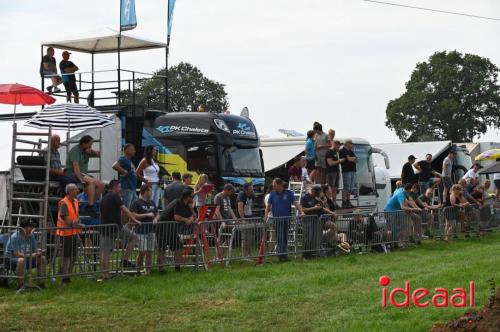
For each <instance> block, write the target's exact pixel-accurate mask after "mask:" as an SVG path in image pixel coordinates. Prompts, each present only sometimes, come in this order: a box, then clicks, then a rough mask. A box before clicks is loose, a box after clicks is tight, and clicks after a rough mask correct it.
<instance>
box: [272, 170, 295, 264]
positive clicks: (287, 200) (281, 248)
mask: <svg viewBox="0 0 500 332" xmlns="http://www.w3.org/2000/svg"><path fill="white" fill-rule="evenodd" d="M292 206H295V208H296V209H297V211H299V213H300V214H301V215H304V212H303V211H302V208H301V206H300V204H299V202H297V201H296V200H295V195H294V194H293V192H292V191H290V190H288V189H285V185H284V182H283V180H281V179H280V178H275V179H274V180H273V191H272V192H271V193H270V195H269V200H268V202H267V205H266V211H265V213H264V220H265V222H266V223H272V224H274V227H275V231H276V240H277V243H278V254H279V260H280V261H281V262H287V261H288V254H287V251H288V232H289V230H290V219H291V216H292ZM270 213H272V217H271V220H270V218H269V217H270Z"/></svg>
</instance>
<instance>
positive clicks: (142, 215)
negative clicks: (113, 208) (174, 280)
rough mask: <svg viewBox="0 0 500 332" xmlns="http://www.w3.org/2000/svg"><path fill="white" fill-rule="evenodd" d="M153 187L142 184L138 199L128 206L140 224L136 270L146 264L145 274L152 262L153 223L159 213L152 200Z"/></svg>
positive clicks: (154, 243)
mask: <svg viewBox="0 0 500 332" xmlns="http://www.w3.org/2000/svg"><path fill="white" fill-rule="evenodd" d="M152 198H153V188H152V187H151V186H150V185H149V184H143V185H142V186H141V191H140V195H139V199H137V200H135V201H134V202H133V203H132V206H131V207H130V211H132V213H133V214H134V216H135V218H136V219H138V220H140V221H141V225H140V226H139V227H138V228H137V238H138V247H139V256H137V272H138V273H139V272H140V269H142V267H143V263H145V265H146V275H149V274H150V273H151V267H152V264H153V260H152V259H153V252H154V251H155V248H156V234H155V230H154V227H153V224H156V223H158V220H159V219H160V214H159V213H158V210H157V208H156V205H155V202H153V201H152Z"/></svg>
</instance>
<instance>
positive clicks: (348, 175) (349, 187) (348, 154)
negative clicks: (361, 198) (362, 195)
mask: <svg viewBox="0 0 500 332" xmlns="http://www.w3.org/2000/svg"><path fill="white" fill-rule="evenodd" d="M352 148H353V144H352V140H351V139H348V140H347V141H346V142H345V144H344V147H343V148H342V149H341V150H340V152H339V158H340V159H342V160H343V162H342V163H341V165H342V184H343V188H342V208H344V209H352V208H353V207H354V206H353V205H352V204H351V194H353V193H355V190H356V162H357V161H358V157H356V155H355V154H354V151H352Z"/></svg>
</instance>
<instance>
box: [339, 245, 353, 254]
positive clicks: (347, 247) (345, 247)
mask: <svg viewBox="0 0 500 332" xmlns="http://www.w3.org/2000/svg"><path fill="white" fill-rule="evenodd" d="M337 247H338V248H339V249H340V250H342V251H343V252H345V253H347V254H348V253H350V252H351V246H350V245H349V243H347V242H341V243H340V244H338V245H337Z"/></svg>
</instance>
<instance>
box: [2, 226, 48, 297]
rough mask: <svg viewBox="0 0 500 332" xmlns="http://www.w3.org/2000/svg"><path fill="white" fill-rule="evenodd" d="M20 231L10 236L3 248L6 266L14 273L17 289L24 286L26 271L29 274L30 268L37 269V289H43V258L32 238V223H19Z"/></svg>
mask: <svg viewBox="0 0 500 332" xmlns="http://www.w3.org/2000/svg"><path fill="white" fill-rule="evenodd" d="M20 226H21V229H20V230H18V231H17V232H15V233H14V234H12V236H11V237H10V238H9V241H8V242H7V246H6V247H5V249H6V250H5V258H7V261H6V265H7V266H9V267H10V269H11V270H12V271H15V272H16V277H17V283H18V289H21V288H22V287H23V285H24V276H25V273H26V271H27V272H28V273H31V269H32V268H36V269H37V276H38V279H37V280H38V281H37V284H38V287H41V288H45V286H44V284H43V279H42V278H43V276H44V270H45V263H46V261H45V257H44V256H43V252H42V251H41V250H40V249H38V248H37V243H36V240H35V237H34V236H33V233H32V232H33V227H34V225H33V223H31V221H29V220H23V221H21V225H20Z"/></svg>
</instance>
